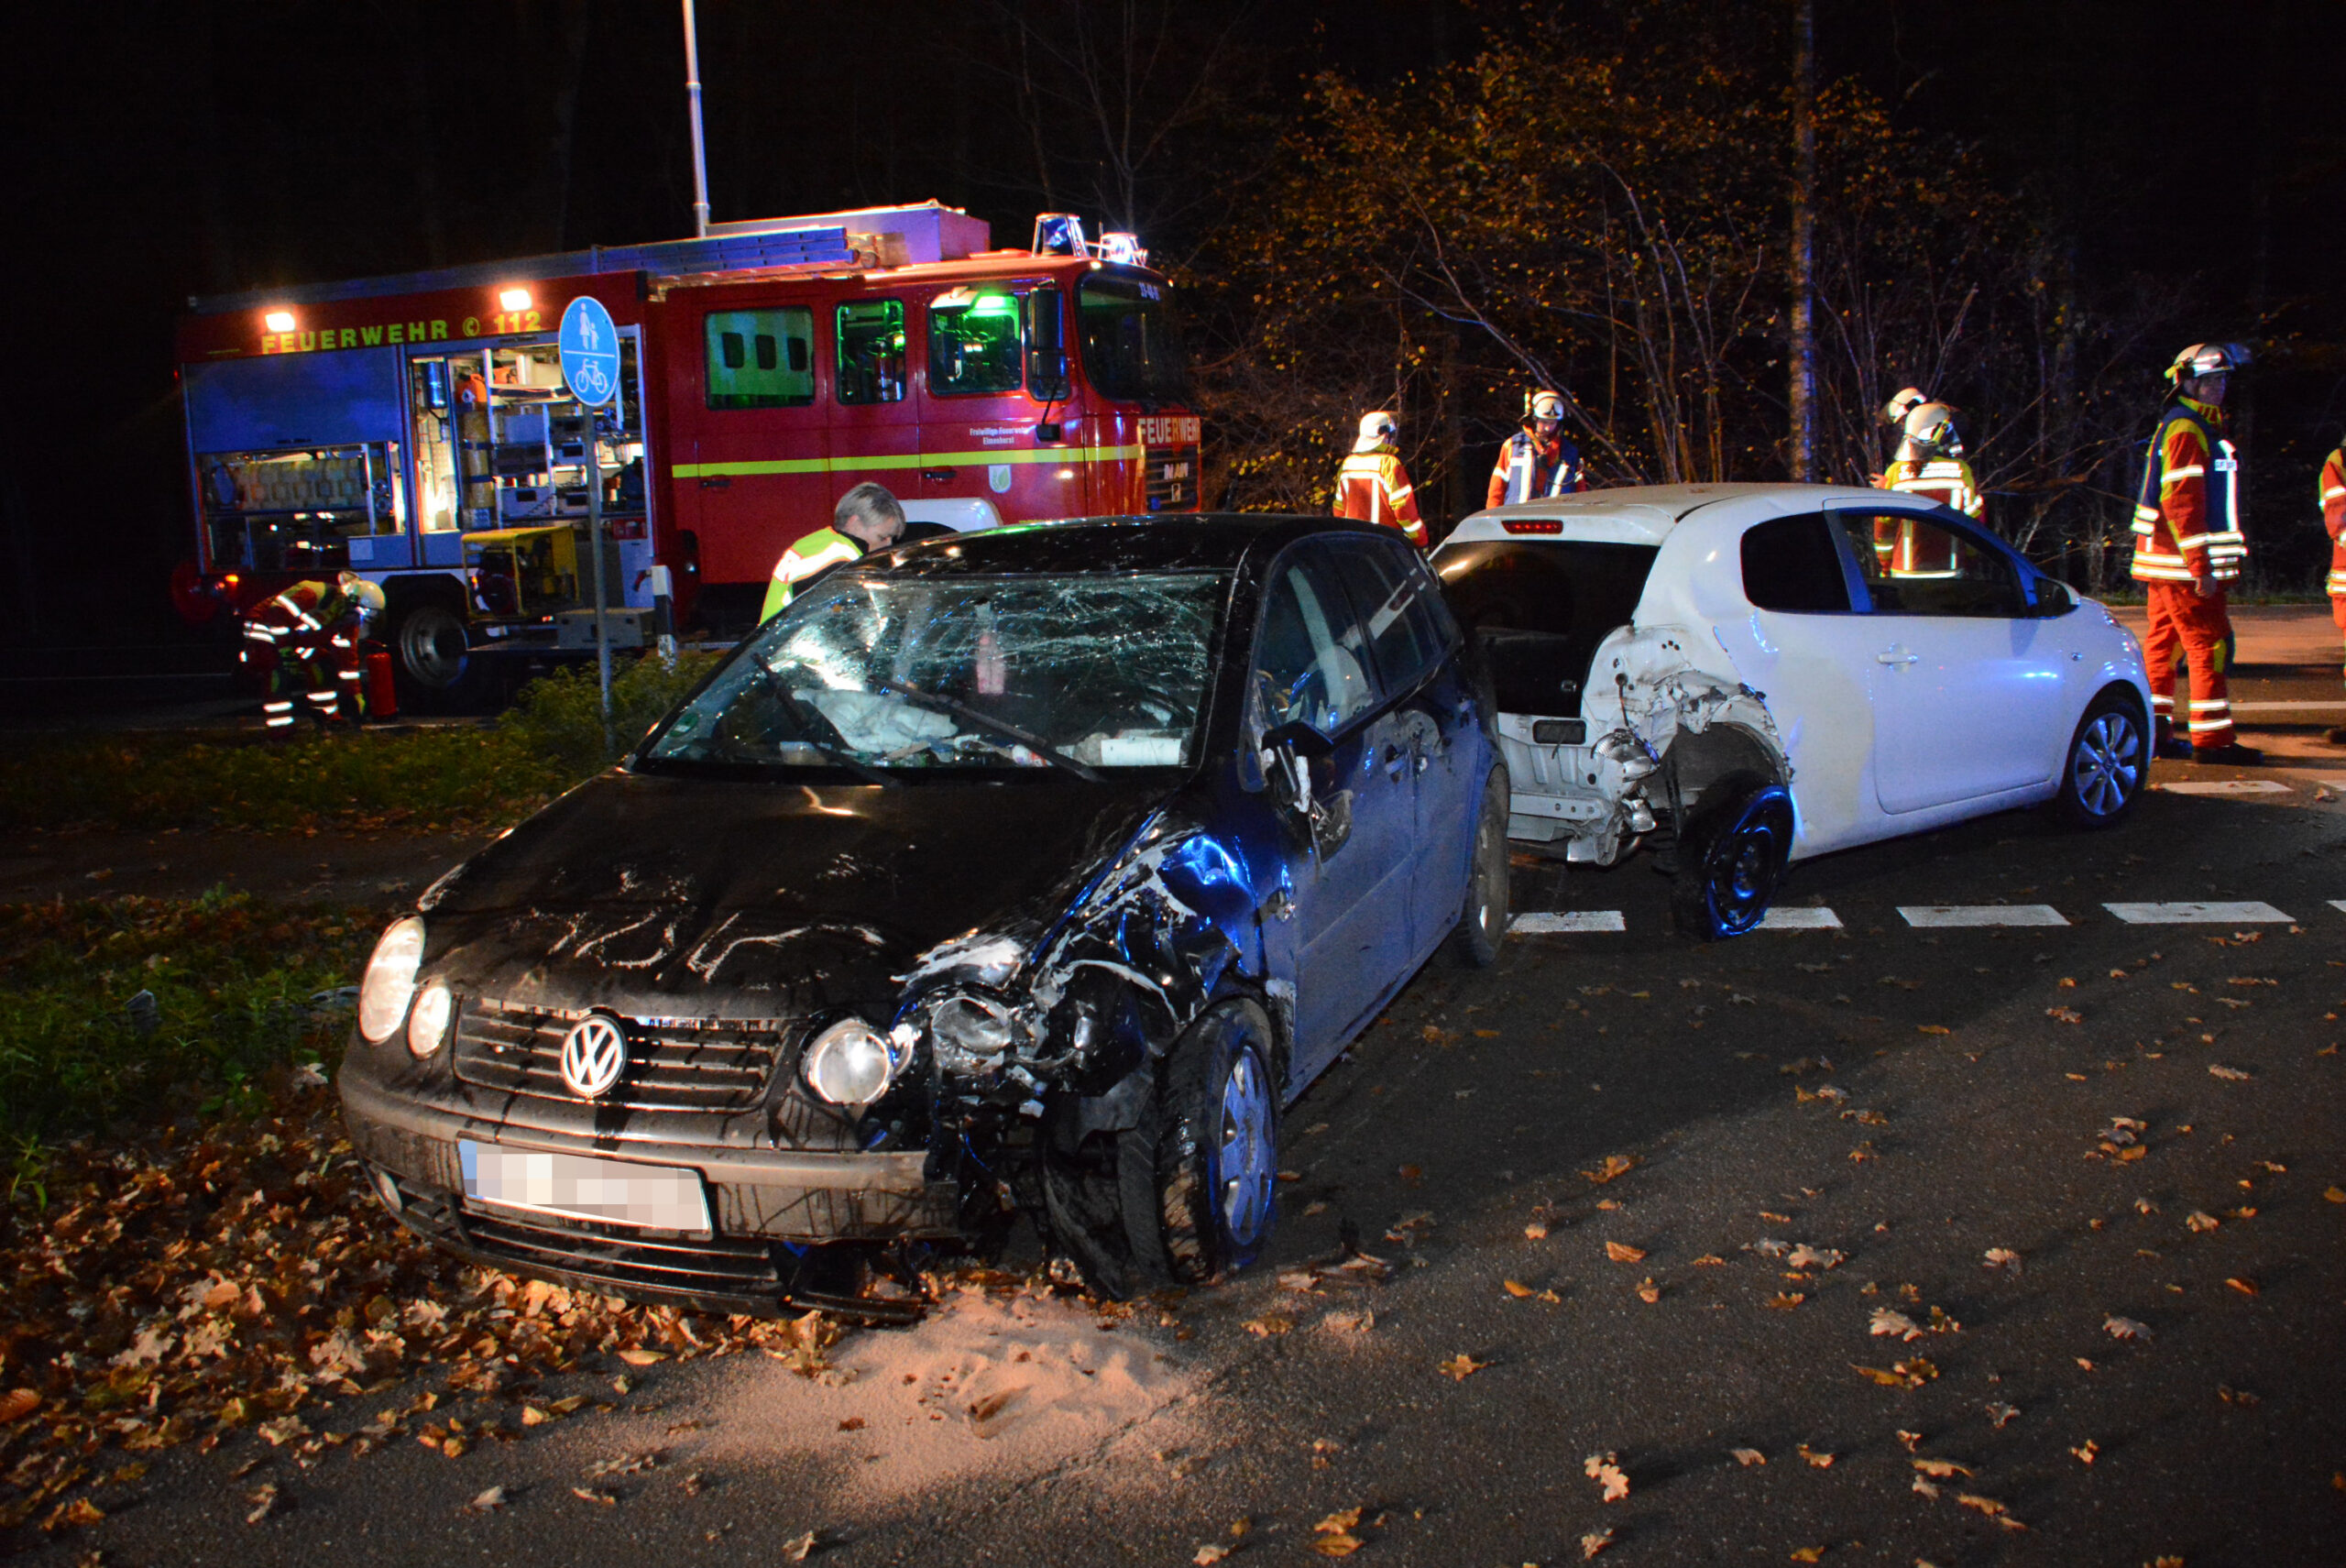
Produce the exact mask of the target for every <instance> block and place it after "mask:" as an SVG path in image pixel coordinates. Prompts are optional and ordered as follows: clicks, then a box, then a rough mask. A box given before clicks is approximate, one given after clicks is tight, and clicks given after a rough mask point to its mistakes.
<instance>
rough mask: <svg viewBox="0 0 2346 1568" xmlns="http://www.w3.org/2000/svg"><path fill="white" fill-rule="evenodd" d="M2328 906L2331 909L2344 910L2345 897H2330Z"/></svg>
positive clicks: (2345, 904)
mask: <svg viewBox="0 0 2346 1568" xmlns="http://www.w3.org/2000/svg"><path fill="white" fill-rule="evenodd" d="M2330 907H2331V908H2332V909H2336V910H2340V911H2341V912H2346V898H2333V899H2331V900H2330Z"/></svg>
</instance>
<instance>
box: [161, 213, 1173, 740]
mask: <svg viewBox="0 0 2346 1568" xmlns="http://www.w3.org/2000/svg"><path fill="white" fill-rule="evenodd" d="M990 244H991V235H990V231H989V228H988V225H986V224H985V223H983V222H982V221H981V220H978V219H974V218H971V217H970V216H969V215H968V214H965V213H962V212H960V211H958V210H956V209H953V208H949V207H944V206H940V205H938V204H937V203H934V202H931V203H925V204H923V205H919V206H912V207H890V208H876V209H869V210H864V211H859V212H849V213H828V214H817V215H813V216H806V217H796V218H779V219H771V220H761V221H757V222H751V223H733V224H713V225H710V227H709V233H708V236H707V237H706V238H702V239H686V240H676V241H672V242H668V243H664V244H656V245H646V246H637V247H622V248H615V249H603V248H597V249H591V250H585V251H574V252H570V253H568V254H565V255H560V256H543V257H532V258H524V259H521V260H517V261H510V262H499V263H493V264H488V265H483V266H475V267H458V268H448V269H440V270H437V271H433V272H423V273H411V274H407V275H403V276H398V277H385V278H368V279H360V280H353V281H348V282H341V283H324V284H314V285H309V286H305V287H298V288H290V289H280V290H269V291H257V292H253V293H247V294H240V295H234V296H222V297H215V298H209V299H199V300H196V301H193V302H192V305H193V311H192V314H190V315H189V316H187V317H186V318H184V319H183V321H182V322H181V327H180V333H179V364H180V377H181V390H182V392H183V393H184V401H185V405H186V419H187V441H188V471H189V479H190V484H191V487H192V492H193V495H194V498H195V518H196V531H195V538H196V555H195V558H194V560H193V561H192V562H189V563H186V564H184V565H182V566H181V569H180V572H179V575H178V577H177V579H176V580H175V582H174V591H175V595H176V598H177V599H178V602H179V604H180V607H181V611H182V613H183V614H185V615H187V616H188V617H189V618H190V619H192V620H204V619H209V618H211V617H213V616H215V615H218V614H221V613H223V612H224V611H241V610H242V609H246V608H247V607H248V606H250V605H252V604H254V603H255V602H257V601H258V600H260V599H263V598H268V597H269V596H270V595H272V594H275V593H276V592H278V591H279V590H280V589H281V588H283V587H285V586H286V585H287V584H289V583H291V582H295V581H299V580H301V578H303V577H315V576H323V575H326V574H330V573H332V572H334V571H338V570H342V569H345V568H346V569H348V570H351V571H356V572H358V573H361V574H363V575H365V576H367V577H370V578H372V579H374V580H375V581H377V582H379V583H380V584H382V586H383V588H384V592H385V594H386V596H387V598H388V601H389V606H388V609H387V612H386V614H385V616H384V619H383V622H382V626H381V630H380V631H379V632H378V635H380V636H382V637H383V639H384V641H386V642H387V643H388V644H389V648H390V649H391V652H392V658H393V661H394V665H395V669H396V673H397V674H398V677H399V681H400V686H401V689H402V692H403V694H404V695H405V696H407V698H408V699H409V700H410V701H411V702H422V703H425V704H427V705H428V704H431V703H433V701H435V700H437V701H438V702H441V703H451V702H461V701H464V700H466V699H468V698H471V697H474V696H478V695H479V694H480V692H481V691H482V689H483V688H484V687H485V686H486V685H488V684H489V683H490V682H491V681H492V680H493V678H494V675H493V672H494V671H495V670H496V669H497V668H498V667H499V660H500V658H504V659H510V658H511V657H512V656H514V655H519V654H538V655H543V654H559V653H562V652H578V651H582V650H585V649H587V648H591V646H592V635H593V634H592V630H591V622H592V619H593V614H592V609H591V605H592V599H593V592H594V589H593V572H592V566H593V558H592V551H591V548H590V546H589V545H588V543H587V541H586V495H587V491H586V486H587V485H589V484H590V483H599V484H601V485H602V486H603V515H604V519H605V522H606V533H607V539H606V543H605V568H606V570H605V576H606V580H607V583H608V589H607V592H608V596H609V599H610V602H611V604H612V605H614V606H615V607H618V609H619V614H618V615H617V616H616V617H615V618H614V620H613V627H614V636H613V641H615V643H617V644H619V645H622V646H624V645H629V644H632V643H639V642H641V641H647V640H648V638H647V635H646V634H647V633H648V631H649V629H650V617H651V611H652V605H653V593H654V589H655V588H656V587H658V586H659V584H660V582H661V581H662V579H663V577H664V578H666V579H667V580H669V581H671V582H672V583H673V594H674V611H675V614H676V616H677V617H678V620H679V623H680V624H697V625H700V626H704V627H707V628H709V629H711V630H718V631H729V630H738V629H742V628H746V627H747V626H748V625H749V624H751V622H752V621H753V620H754V619H755V616H756V613H757V607H758V603H759V600H760V598H761V596H762V594H763V592H764V590H765V584H766V580H767V578H768V576H770V574H771V573H772V572H773V565H774V562H775V560H776V558H777V557H778V556H780V554H782V552H783V551H784V549H785V548H786V547H787V546H788V545H789V544H790V543H792V542H793V541H795V540H796V539H797V538H798V537H800V536H801V535H803V534H806V533H808V532H812V531H814V530H815V529H817V528H821V527H824V526H826V525H827V524H828V522H829V521H830V516H831V509H832V506H833V504H834V503H835V502H836V501H837V500H838V499H839V496H840V495H841V494H842V493H844V492H845V491H846V490H847V489H848V488H850V487H851V486H853V485H855V484H858V483H860V482H861V481H863V480H866V479H876V480H878V481H880V482H881V483H882V484H884V485H886V486H887V487H888V488H890V489H891V490H893V491H894V492H895V493H896V494H897V495H898V496H899V497H900V498H901V499H904V501H905V503H906V505H907V508H908V510H911V511H912V513H913V515H914V516H915V518H918V517H920V516H922V515H923V514H924V513H929V514H936V513H940V512H941V513H953V514H957V515H959V517H961V518H964V519H967V518H970V517H978V518H981V519H984V518H989V517H990V518H995V519H999V520H1000V521H1032V520H1037V519H1047V518H1058V517H1069V516H1080V515H1082V514H1085V513H1090V512H1139V511H1160V510H1196V508H1197V505H1198V475H1199V468H1198V448H1199V421H1198V418H1197V416H1196V415H1195V414H1194V413H1193V412H1191V411H1189V379H1188V367H1187V364H1186V361H1185V360H1184V358H1183V355H1182V351H1181V345H1180V339H1179V336H1178V327H1177V325H1176V323H1175V319H1174V315H1173V312H1172V309H1171V293H1172V291H1171V290H1170V288H1169V287H1168V284H1167V282H1166V280H1165V279H1164V277H1163V276H1162V275H1161V274H1159V273H1157V272H1155V271H1152V270H1150V269H1149V268H1148V267H1147V265H1146V261H1147V258H1146V252H1145V251H1143V250H1141V249H1140V247H1138V245H1137V244H1136V243H1135V241H1134V240H1133V238H1132V237H1131V236H1125V235H1113V234H1112V235H1106V236H1101V237H1100V238H1099V239H1097V240H1093V239H1091V238H1089V237H1087V236H1086V235H1085V233H1084V230H1083V226H1082V225H1081V224H1080V221H1078V220H1077V219H1075V218H1073V217H1072V216H1069V215H1067V214H1046V215H1045V216H1044V217H1042V218H1039V219H1037V220H1036V231H1035V242H1034V244H1033V245H1032V247H1029V248H1027V249H1025V250H996V249H992V248H990ZM581 294H591V295H593V296H595V297H596V298H597V299H598V300H600V301H601V302H603V303H604V304H605V305H606V306H608V308H609V310H610V313H611V315H612V317H613V319H614V320H615V321H616V322H617V323H618V324H619V333H620V336H621V339H622V342H621V345H620V348H621V360H620V386H619V396H618V398H617V399H616V400H614V401H613V402H612V403H610V404H609V405H608V406H606V407H605V408H603V409H601V410H599V411H586V410H584V409H582V408H581V406H580V405H579V404H578V403H576V401H574V400H571V398H570V397H569V395H568V393H567V390H566V389H565V387H564V385H563V380H562V373H561V367H560V355H559V350H558V348H557V345H556V341H555V329H556V327H557V325H558V324H559V322H560V318H561V315H562V312H563V308H564V306H565V304H566V303H567V302H569V301H570V300H571V299H572V298H574V297H576V296H577V295H581ZM654 568H665V569H666V571H665V572H664V573H655V571H654Z"/></svg>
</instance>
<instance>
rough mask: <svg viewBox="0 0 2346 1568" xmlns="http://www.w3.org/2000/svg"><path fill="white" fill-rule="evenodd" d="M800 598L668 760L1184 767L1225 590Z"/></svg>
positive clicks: (892, 585) (656, 757) (1142, 579)
mask: <svg viewBox="0 0 2346 1568" xmlns="http://www.w3.org/2000/svg"><path fill="white" fill-rule="evenodd" d="M825 587H826V589H827V591H818V592H815V593H811V594H807V595H804V596H802V597H801V598H799V599H798V600H797V601H796V602H795V603H794V604H792V606H791V607H790V609H788V610H787V611H785V612H784V614H783V615H781V616H780V617H778V618H777V619H776V620H774V621H773V624H772V625H770V626H768V627H767V628H766V629H765V630H764V631H763V632H762V633H761V634H760V635H759V637H758V638H757V639H756V641H753V642H752V643H751V645H750V646H749V647H748V648H746V649H744V650H743V652H742V653H741V655H740V657H739V658H738V660H737V661H736V662H735V663H734V664H733V665H732V666H731V667H730V668H729V669H727V670H726V671H725V673H724V674H721V675H719V676H718V679H717V680H716V681H715V682H714V683H712V684H711V685H710V686H709V687H708V689H707V691H705V692H703V693H702V694H701V695H700V696H698V697H696V699H694V701H693V702H692V703H690V704H689V705H688V706H687V707H685V709H684V711H683V712H681V713H679V714H678V715H677V716H676V718H675V721H674V723H673V724H671V725H670V726H669V727H668V729H667V731H666V732H665V733H664V734H663V735H662V736H661V737H660V739H659V740H657V741H656V742H655V743H654V744H653V746H652V750H651V752H650V760H651V761H652V762H654V763H656V764H677V763H684V764H690V763H709V764H719V765H740V764H743V763H748V764H751V765H776V764H779V765H784V766H825V765H836V764H839V763H841V762H845V763H848V764H850V765H851V766H856V767H868V768H869V767H876V768H914V769H917V768H928V767H964V768H967V767H979V768H1000V767H1028V768H1039V767H1063V768H1075V769H1080V770H1083V771H1087V772H1088V771H1090V770H1091V769H1096V768H1157V767H1180V766H1184V765H1186V764H1187V763H1188V762H1189V760H1190V757H1191V755H1192V751H1191V747H1192V744H1193V739H1194V732H1195V731H1196V729H1197V725H1198V710H1199V707H1200V703H1201V702H1202V701H1203V697H1204V692H1205V685H1206V674H1207V670H1208V667H1209V659H1210V650H1211V641H1212V637H1213V630H1214V621H1215V618H1216V614H1217V611H1218V609H1219V607H1220V604H1221V601H1222V595H1223V590H1224V587H1225V579H1224V578H1223V576H1222V575H1220V574H1215V573H1165V574H1156V575H1135V576H1114V577H1109V576H1100V577H1058V578H1034V577H1018V576H1005V577H954V578H948V579H939V578H918V577H907V578H896V579H893V580H890V579H888V578H884V577H880V576H861V575H856V574H848V573H842V574H839V575H837V576H834V577H833V578H832V579H831V580H830V581H829V582H828V584H826V585H825Z"/></svg>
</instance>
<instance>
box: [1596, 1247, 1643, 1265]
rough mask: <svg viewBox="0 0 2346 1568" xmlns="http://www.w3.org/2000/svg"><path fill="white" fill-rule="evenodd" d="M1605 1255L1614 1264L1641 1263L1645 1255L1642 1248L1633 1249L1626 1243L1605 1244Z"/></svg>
mask: <svg viewBox="0 0 2346 1568" xmlns="http://www.w3.org/2000/svg"><path fill="white" fill-rule="evenodd" d="M1605 1255H1606V1256H1607V1257H1609V1258H1611V1259H1612V1260H1613V1261H1614V1262H1616V1263H1641V1262H1643V1261H1644V1260H1645V1249H1644V1248H1643V1247H1634V1246H1631V1245H1629V1244H1628V1243H1627V1242H1606V1244H1605Z"/></svg>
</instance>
